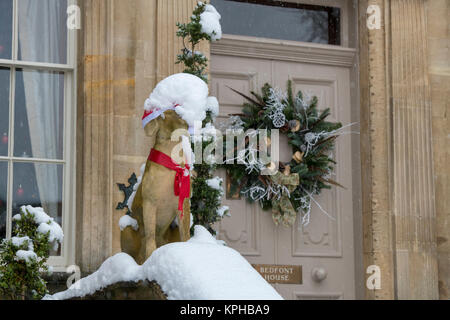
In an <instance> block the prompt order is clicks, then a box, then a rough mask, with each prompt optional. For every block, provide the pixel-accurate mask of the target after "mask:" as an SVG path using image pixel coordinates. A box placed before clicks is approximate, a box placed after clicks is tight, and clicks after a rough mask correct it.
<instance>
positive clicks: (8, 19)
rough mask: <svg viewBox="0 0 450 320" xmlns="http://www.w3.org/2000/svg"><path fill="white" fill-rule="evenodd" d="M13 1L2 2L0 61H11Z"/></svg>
mask: <svg viewBox="0 0 450 320" xmlns="http://www.w3.org/2000/svg"><path fill="white" fill-rule="evenodd" d="M12 6H13V5H12V0H1V1H0V30H1V31H0V59H11V43H12V16H13V14H12Z"/></svg>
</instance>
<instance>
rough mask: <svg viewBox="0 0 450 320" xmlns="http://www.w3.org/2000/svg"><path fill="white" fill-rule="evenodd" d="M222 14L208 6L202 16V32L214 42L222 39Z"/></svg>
mask: <svg viewBox="0 0 450 320" xmlns="http://www.w3.org/2000/svg"><path fill="white" fill-rule="evenodd" d="M220 18H221V16H220V14H219V13H218V12H217V10H216V8H214V6H212V5H210V4H207V5H206V6H205V11H204V12H203V13H202V14H201V15H200V24H201V25H202V32H204V33H206V34H208V35H209V36H210V37H211V40H212V41H217V40H220V39H221V38H222V27H221V25H220V21H219V20H220Z"/></svg>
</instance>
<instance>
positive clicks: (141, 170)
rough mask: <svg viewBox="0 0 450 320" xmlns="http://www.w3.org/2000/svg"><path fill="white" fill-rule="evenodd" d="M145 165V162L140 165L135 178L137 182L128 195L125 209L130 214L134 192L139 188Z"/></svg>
mask: <svg viewBox="0 0 450 320" xmlns="http://www.w3.org/2000/svg"><path fill="white" fill-rule="evenodd" d="M146 165H147V163H146V162H144V163H143V164H142V165H141V168H140V169H139V171H140V176H139V177H138V178H137V182H136V184H135V185H134V186H133V193H132V194H131V195H130V197H129V198H128V201H127V207H128V209H129V210H130V212H132V208H133V201H134V197H135V196H136V192H137V189H138V188H139V186H140V185H141V182H142V177H143V176H144V171H145V166H146Z"/></svg>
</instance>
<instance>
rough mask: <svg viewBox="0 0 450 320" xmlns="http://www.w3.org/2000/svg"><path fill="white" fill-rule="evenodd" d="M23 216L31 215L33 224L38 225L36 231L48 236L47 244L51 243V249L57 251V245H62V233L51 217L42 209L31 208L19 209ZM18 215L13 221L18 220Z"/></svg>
mask: <svg viewBox="0 0 450 320" xmlns="http://www.w3.org/2000/svg"><path fill="white" fill-rule="evenodd" d="M20 210H21V212H22V213H23V214H24V215H31V214H32V215H33V219H34V222H35V223H36V224H37V225H38V228H37V231H38V232H39V233H42V234H46V233H48V234H49V237H48V242H49V243H53V249H54V250H57V249H58V243H62V241H63V239H64V232H63V230H62V228H61V227H60V225H59V224H57V223H56V222H55V221H54V219H53V218H52V217H50V216H49V215H48V214H46V213H45V212H44V209H42V208H39V207H36V208H34V207H32V206H29V205H28V206H22V207H20ZM20 219H21V217H20V214H16V215H15V216H14V217H13V220H20Z"/></svg>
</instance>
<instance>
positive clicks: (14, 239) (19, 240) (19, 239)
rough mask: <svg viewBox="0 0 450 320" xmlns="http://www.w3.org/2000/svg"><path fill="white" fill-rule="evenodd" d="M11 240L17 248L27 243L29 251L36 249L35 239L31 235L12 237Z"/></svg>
mask: <svg viewBox="0 0 450 320" xmlns="http://www.w3.org/2000/svg"><path fill="white" fill-rule="evenodd" d="M11 242H12V244H13V245H14V246H15V247H17V248H20V247H22V246H23V245H24V244H25V243H26V244H27V246H28V250H29V251H33V250H34V248H33V241H31V239H30V238H29V237H12V238H11Z"/></svg>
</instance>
